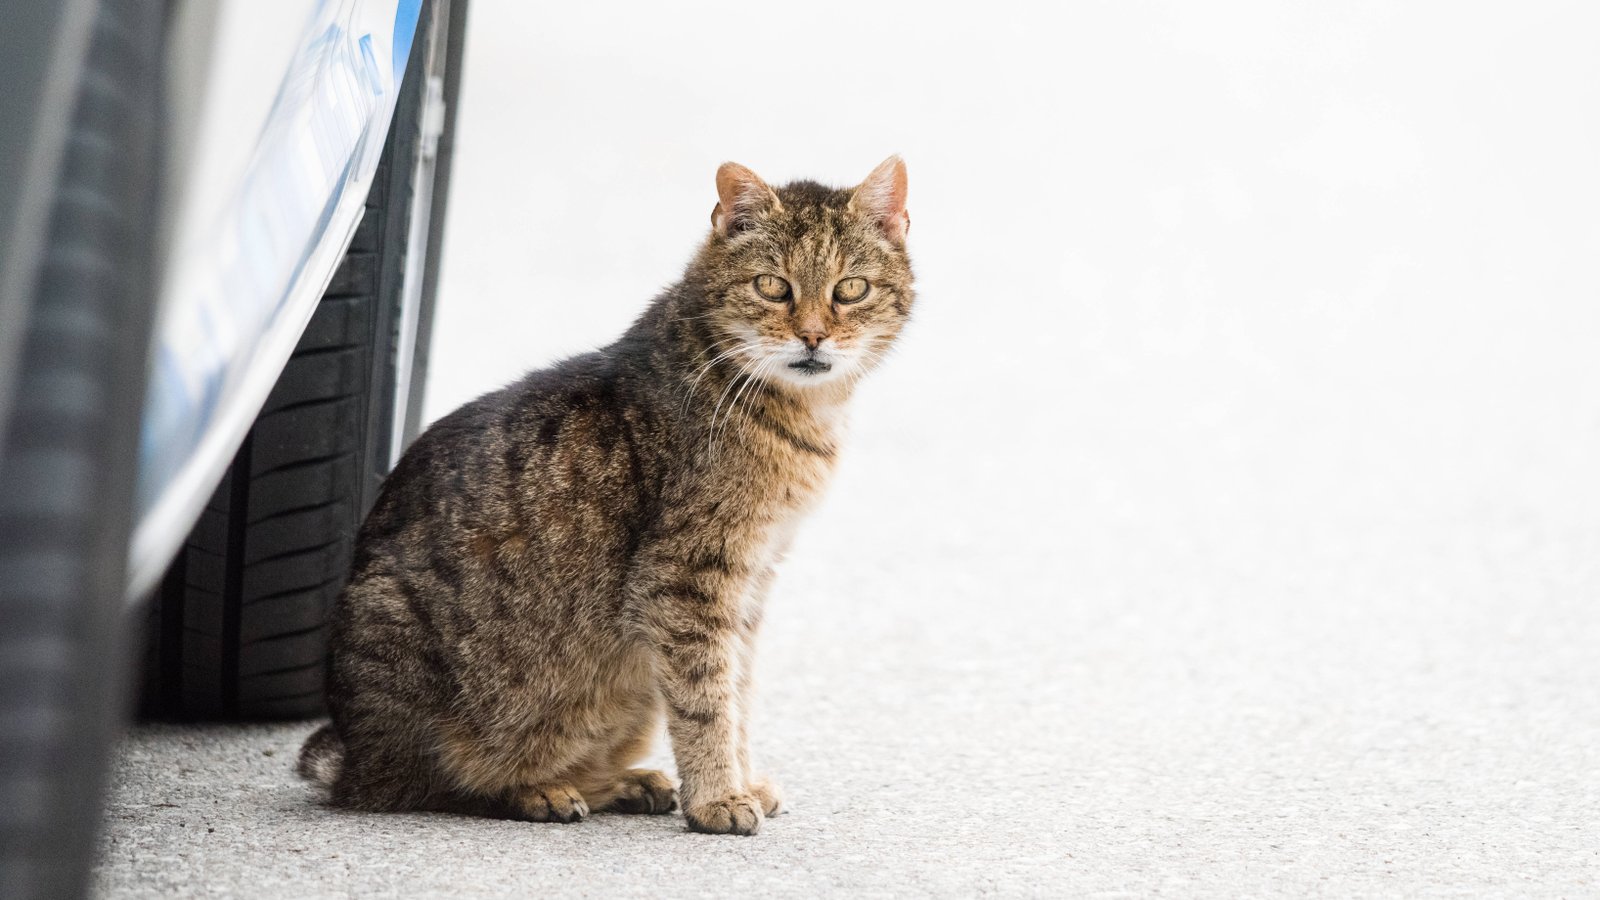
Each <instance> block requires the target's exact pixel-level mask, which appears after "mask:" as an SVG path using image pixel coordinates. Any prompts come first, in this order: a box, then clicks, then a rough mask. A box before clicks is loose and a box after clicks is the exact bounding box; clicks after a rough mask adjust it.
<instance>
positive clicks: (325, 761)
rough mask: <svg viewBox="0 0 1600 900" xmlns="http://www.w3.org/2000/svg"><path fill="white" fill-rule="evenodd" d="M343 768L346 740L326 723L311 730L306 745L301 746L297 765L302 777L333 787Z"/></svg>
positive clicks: (296, 769)
mask: <svg viewBox="0 0 1600 900" xmlns="http://www.w3.org/2000/svg"><path fill="white" fill-rule="evenodd" d="M342 768H344V741H342V740H340V739H339V733H338V732H337V731H334V730H333V726H332V725H331V724H330V725H324V726H322V727H321V728H318V729H317V730H316V731H313V732H311V736H310V737H308V738H306V743H305V746H303V747H301V748H300V763H299V765H297V766H296V767H295V771H297V772H299V773H300V777H301V778H304V779H306V780H307V781H312V782H315V783H317V784H320V785H322V786H323V787H333V782H334V781H335V780H337V779H338V777H339V770H340V769H342Z"/></svg>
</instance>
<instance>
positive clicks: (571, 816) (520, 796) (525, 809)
mask: <svg viewBox="0 0 1600 900" xmlns="http://www.w3.org/2000/svg"><path fill="white" fill-rule="evenodd" d="M512 808H513V809H514V810H515V812H516V818H518V819H522V820H524V821H527V822H560V823H562V824H564V825H565V824H570V823H572V822H581V821H583V818H584V817H585V816H587V815H588V814H589V804H587V803H585V802H584V800H583V795H582V794H580V793H578V791H577V789H576V788H574V787H573V786H572V785H570V784H541V785H535V786H534V787H530V788H524V789H522V790H521V791H519V792H517V794H516V795H515V796H514V797H513V798H512Z"/></svg>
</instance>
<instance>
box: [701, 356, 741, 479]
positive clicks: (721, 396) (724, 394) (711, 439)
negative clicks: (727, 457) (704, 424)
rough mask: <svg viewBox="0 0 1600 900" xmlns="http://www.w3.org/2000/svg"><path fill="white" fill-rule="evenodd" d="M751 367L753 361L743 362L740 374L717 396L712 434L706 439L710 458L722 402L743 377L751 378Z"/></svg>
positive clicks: (713, 413)
mask: <svg viewBox="0 0 1600 900" xmlns="http://www.w3.org/2000/svg"><path fill="white" fill-rule="evenodd" d="M750 365H751V361H750V360H745V361H743V362H740V363H739V371H738V373H737V374H735V375H734V377H732V378H730V379H728V384H727V386H725V387H724V388H723V389H722V393H721V394H719V395H718V396H717V405H716V406H715V407H714V408H713V409H712V410H711V427H710V434H708V435H707V437H706V454H707V455H708V456H709V455H710V454H711V453H712V452H713V451H714V450H715V448H716V440H717V414H718V413H720V412H721V411H722V401H723V399H724V398H726V397H727V396H728V391H730V390H732V389H733V388H734V386H735V385H737V384H739V383H740V378H741V377H744V378H748V377H749V376H750V374H751V371H752V370H751V369H750Z"/></svg>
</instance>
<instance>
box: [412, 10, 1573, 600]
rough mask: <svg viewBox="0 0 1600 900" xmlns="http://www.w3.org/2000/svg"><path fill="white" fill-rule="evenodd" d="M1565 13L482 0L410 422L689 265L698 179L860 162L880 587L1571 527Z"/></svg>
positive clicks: (586, 342) (585, 338) (544, 357)
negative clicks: (416, 413)
mask: <svg viewBox="0 0 1600 900" xmlns="http://www.w3.org/2000/svg"><path fill="white" fill-rule="evenodd" d="M1597 20H1600V15H1596V14H1595V12H1594V10H1593V9H1592V8H1590V7H1588V6H1585V5H1583V4H1571V3H1567V4H1563V3H1535V4H1527V5H1520V6H1518V7H1517V8H1516V9H1515V10H1512V9H1511V8H1509V7H1506V6H1504V5H1501V4H1471V3H1468V4H1403V5H1402V4H1391V3H1348V4H1335V5H1285V4H1276V3H1253V4H1252V3H1229V4H1207V5H1204V6H1203V7H1202V6H1196V5H1194V4H1185V3H1169V4H1162V3H1085V4H1072V5H1070V6H1063V7H1055V8H1053V9H1052V10H1051V11H1042V10H1041V9H1040V8H1039V7H1038V6H1036V5H1032V4H1006V3H997V4H990V5H986V6H985V7H984V8H983V9H982V10H981V15H980V14H979V11H978V10H975V9H972V8H967V7H959V6H952V7H937V6H930V5H927V4H907V5H894V4H858V3H838V4H830V3H812V4H806V5H805V6H804V8H791V7H784V8H782V9H781V10H778V9H773V10H771V11H766V12H763V11H759V10H753V9H751V8H750V7H748V6H746V5H742V4H722V5H716V4H691V5H688V6H679V5H672V6H671V7H660V6H640V7H638V8H630V9H628V10H626V11H621V10H619V9H618V8H615V7H611V6H606V5H589V4H564V5H534V4H515V5H513V4H506V5H502V6H485V7H484V8H483V9H480V10H477V11H476V12H475V14H474V17H473V21H472V32H471V35H470V39H471V47H472V52H471V54H470V56H469V59H468V66H469V69H468V72H467V78H468V80H469V82H470V90H468V91H467V93H466V95H465V96H464V97H463V100H462V111H461V120H460V121H461V125H460V127H461V133H460V138H459V150H458V157H457V159H458V163H457V169H456V182H455V184H456V187H455V190H456V192H457V193H456V194H455V197H456V198H457V199H456V201H455V202H454V204H453V205H452V208H451V215H450V220H449V223H448V229H447V234H448V238H447V241H448V243H447V249H446V253H447V257H446V259H445V262H444V274H443V284H442V288H441V298H442V300H441V304H440V313H439V320H438V324H437V332H436V344H435V347H434V359H435V365H434V368H433V371H432V373H431V381H430V384H429V390H428V395H427V413H428V415H429V416H430V417H436V416H438V415H440V414H442V413H444V412H446V411H448V410H450V409H452V408H454V407H455V406H456V405H458V404H460V403H461V402H463V401H465V400H467V399H469V398H471V397H473V396H475V395H477V394H478V393H480V392H482V391H484V390H487V389H490V388H493V387H497V386H499V385H500V384H502V383H505V382H507V381H509V380H511V379H512V378H514V377H516V376H517V375H518V374H520V373H521V372H523V371H525V370H526V369H528V368H530V367H536V366H539V365H543V364H545V363H547V362H549V361H551V360H553V359H556V358H558V357H560V356H563V355H565V354H570V353H574V352H579V351H583V350H587V349H590V348H593V347H596V346H599V345H602V344H604V343H606V342H608V341H609V340H611V339H612V338H613V337H614V336H615V335H617V334H618V333H619V332H620V331H621V330H622V329H623V328H624V327H625V326H626V324H627V323H628V322H629V321H631V319H632V318H633V317H634V316H635V315H636V314H637V313H638V312H639V310H640V309H641V308H642V306H643V305H644V303H645V302H646V301H647V300H648V299H649V298H650V297H652V296H654V295H655V293H656V292H657V291H659V290H660V288H661V287H662V286H664V285H666V284H668V283H670V282H671V281H673V280H675V278H676V277H677V275H678V273H679V272H680V270H681V267H682V266H683V264H684V262H685V261H686V260H687V258H688V257H689V256H690V254H691V253H692V252H693V251H694V249H695V247H696V246H697V244H698V242H699V241H700V240H701V239H702V237H703V235H704V233H705V230H706V227H707V223H706V218H707V211H708V210H709V208H710V205H711V204H712V203H713V202H714V200H715V196H714V193H713V189H712V173H713V172H714V170H715V167H716V165H717V164H718V163H719V162H721V161H723V160H724V159H733V160H737V161H739V162H742V163H744V164H746V165H749V166H751V167H753V168H754V169H756V171H758V172H759V173H761V174H762V175H763V176H764V177H766V178H767V179H768V180H770V181H774V182H779V181H784V180H788V179H791V178H815V179H818V180H821V181H824V182H829V183H834V184H853V183H855V182H856V181H857V180H859V179H860V178H861V177H862V176H864V175H865V174H866V172H867V171H868V170H869V169H870V168H871V167H872V166H873V165H874V164H875V163H876V162H877V161H879V160H880V159H882V158H883V157H884V156H885V155H887V154H888V153H890V152H897V153H900V154H902V155H903V156H904V157H905V158H906V159H907V161H908V163H909V166H910V172H911V201H912V202H911V207H912V211H913V237H912V245H911V246H912V252H913V254H914V259H915V262H916V264H917V270H918V275H919V285H920V293H921V296H920V300H919V304H918V307H917V311H916V318H917V322H916V328H915V329H914V330H913V331H911V332H910V333H908V334H907V335H906V337H905V339H904V341H903V342H902V343H901V346H900V349H899V353H898V358H897V359H895V360H894V361H893V363H892V364H891V365H890V366H888V367H887V368H886V369H885V370H884V371H883V372H882V373H881V375H880V376H879V377H877V378H875V379H873V380H872V381H871V382H870V383H869V384H868V385H867V386H866V387H865V388H864V389H863V395H862V397H861V402H860V406H859V410H858V414H857V416H856V430H857V445H856V449H855V452H854V453H852V454H851V455H850V462H849V464H848V465H849V468H848V469H847V470H846V473H845V474H846V476H847V477H846V479H845V481H844V484H843V485H842V487H843V488H844V489H843V490H841V491H839V492H838V493H839V494H841V495H844V496H841V497H840V498H839V500H840V502H860V503H861V504H863V509H865V508H867V507H868V506H870V507H871V509H872V513H871V519H872V521H873V523H874V525H873V528H874V530H875V531H876V530H881V531H884V532H888V533H895V534H899V535H902V536H903V537H904V538H906V540H905V543H906V546H905V550H906V552H908V553H913V554H917V553H927V554H931V555H933V556H941V555H942V554H944V553H946V552H948V551H949V550H952V549H955V550H964V549H969V548H971V547H973V546H974V544H975V543H976V542H984V543H985V544H986V545H987V550H988V551H989V552H988V553H986V554H983V555H982V556H981V557H980V558H982V559H984V560H987V561H990V562H998V560H999V559H1002V558H1003V559H1008V560H1010V562H1009V563H1008V565H1009V566H1011V567H1017V566H1022V565H1023V563H1022V562H1021V560H1027V562H1026V568H1027V569H1028V570H1029V571H1030V572H1031V573H1032V574H1034V575H1038V574H1039V573H1040V572H1041V571H1042V570H1043V569H1045V568H1052V567H1056V566H1067V565H1068V563H1067V562H1066V561H1064V558H1065V557H1071V556H1074V555H1078V554H1082V556H1083V558H1082V560H1080V561H1079V563H1078V564H1081V565H1090V564H1096V561H1098V560H1104V559H1105V557H1104V556H1103V555H1102V554H1101V553H1100V552H1097V551H1093V552H1092V551H1090V550H1089V548H1087V547H1085V546H1084V543H1083V542H1089V543H1090V544H1100V545H1108V544H1114V545H1115V546H1116V547H1118V548H1119V549H1120V550H1123V551H1125V552H1128V553H1132V554H1135V555H1136V557H1137V558H1139V559H1142V560H1144V561H1145V562H1155V561H1160V563H1161V564H1163V565H1170V564H1172V563H1173V561H1174V559H1175V558H1179V557H1175V554H1180V555H1190V554H1192V555H1193V556H1195V557H1196V558H1197V559H1204V560H1206V562H1205V563H1204V564H1205V565H1209V566H1229V567H1234V568H1240V569H1259V568H1261V567H1262V566H1264V565H1267V564H1269V563H1271V564H1274V565H1277V566H1281V567H1282V568H1283V569H1285V570H1294V569H1296V568H1301V567H1303V566H1305V565H1307V564H1309V562H1310V560H1311V559H1312V558H1314V557H1318V556H1320V555H1322V554H1327V553H1331V552H1335V551H1334V550H1333V549H1332V548H1331V547H1330V545H1329V539H1330V537H1333V536H1335V535H1337V536H1338V537H1337V540H1338V541H1339V542H1340V543H1342V544H1344V545H1345V550H1346V551H1350V550H1351V549H1352V548H1351V547H1350V546H1349V544H1350V542H1359V543H1360V545H1361V546H1362V547H1363V548H1368V549H1369V550H1370V552H1373V553H1378V552H1382V553H1400V552H1422V550H1423V545H1424V544H1426V543H1427V542H1428V541H1430V540H1443V539H1444V537H1443V536H1442V535H1440V534H1439V533H1438V532H1439V530H1440V529H1441V528H1444V527H1447V526H1448V525H1450V524H1452V523H1459V522H1461V521H1462V520H1463V519H1471V520H1474V521H1477V522H1479V523H1480V524H1482V525H1483V526H1484V527H1491V526H1492V527H1496V528H1498V527H1507V528H1514V529H1516V530H1517V531H1518V533H1519V534H1525V535H1527V534H1528V530H1529V529H1538V528H1542V527H1547V526H1550V525H1553V523H1551V522H1549V521H1548V520H1547V519H1546V518H1544V517H1545V516H1546V515H1557V516H1565V517H1570V518H1571V521H1569V522H1568V523H1567V524H1571V525H1578V524H1580V523H1581V524H1583V525H1585V526H1586V527H1587V526H1592V525H1593V524H1594V519H1593V517H1592V511H1593V510H1595V509H1596V506H1597V505H1596V503H1595V502H1594V501H1595V500H1596V499H1597V497H1596V493H1595V491H1596V488H1597V486H1600V482H1597V480H1596V479H1595V478H1594V477H1593V475H1592V470H1593V466H1592V465H1591V464H1590V461H1592V460H1593V459H1594V458H1595V450H1596V449H1597V447H1596V438H1597V433H1596V429H1597V426H1600V378H1597V377H1596V373H1595V369H1594V366H1593V359H1594V349H1595V341H1596V338H1597V337H1600V302H1597V301H1600V296H1597V291H1596V288H1597V276H1596V274H1595V271H1594V266H1593V265H1592V264H1591V261H1592V260H1593V258H1594V255H1595V252H1596V250H1597V249H1600V221H1597V220H1596V218H1595V216H1594V214H1593V210H1595V209H1596V208H1597V201H1600V168H1597V167H1596V166H1595V165H1594V164H1593V160H1595V159H1596V158H1597V157H1600V121H1597V116H1596V113H1595V110H1596V109H1597V108H1600V58H1597V56H1596V55H1595V54H1594V53H1593V52H1591V49H1592V48H1591V47H1590V46H1589V44H1590V40H1589V38H1590V36H1591V35H1592V34H1593V29H1594V26H1595V25H1596V24H1600V21H1597ZM907 448H915V449H916V453H915V458H914V459H912V458H909V457H907V456H906V454H905V452H904V451H905V450H906V449H907ZM877 453H881V454H882V456H881V457H878V456H873V455H872V454H877ZM912 463H914V464H915V465H914V467H912V466H911V465H910V464H912ZM863 493H864V494H865V495H866V496H863V497H861V498H860V499H859V500H854V501H852V500H851V499H850V498H851V496H852V495H856V494H863ZM1541 522H1542V523H1544V525H1540V524H1537V523H1541ZM980 523H981V524H980ZM1124 528H1125V529H1128V530H1127V532H1126V533H1125V534H1120V535H1117V536H1113V534H1114V533H1115V532H1117V531H1118V530H1119V529H1124ZM913 535H914V536H915V539H911V537H912V536H913ZM1180 535H1181V537H1180ZM1529 536H1530V537H1531V535H1529ZM1540 536H1541V537H1543V538H1552V537H1554V536H1553V535H1548V534H1542V535H1540ZM1586 536H1592V532H1587V533H1586ZM1069 538H1070V540H1068V539H1069ZM1569 539H1570V537H1569ZM1043 542H1048V547H1049V549H1050V550H1051V552H1050V553H1048V554H1042V555H1041V554H1040V553H1038V552H1036V551H1038V550H1040V549H1043V548H1044V546H1045V545H1044V543H1043ZM1100 549H1104V547H1101V548H1100ZM1013 553H1018V554H1020V555H1019V556H1018V557H1017V558H1016V559H1012V558H1011V554H1013ZM996 554H999V556H996ZM1286 557H1288V558H1292V559H1293V561H1294V564H1293V565H1290V564H1289V559H1286ZM941 558H942V557H941ZM1327 562H1330V563H1331V561H1327ZM1576 562H1578V559H1576V558H1575V559H1574V563H1576ZM1121 563H1122V560H1121V559H1118V561H1117V564H1118V565H1120V564H1121ZM1062 571H1064V570H1062ZM1062 571H1054V572H1053V573H1052V574H1054V575H1061V574H1062ZM1586 571H1587V570H1586ZM1286 577H1287V576H1286ZM1359 578H1360V575H1359V573H1357V572H1352V571H1348V570H1346V571H1345V572H1344V574H1343V575H1341V576H1340V580H1341V581H1344V582H1346V583H1347V586H1348V587H1349V588H1351V589H1355V587H1356V585H1358V584H1360V583H1361V582H1360V580H1359ZM1034 585H1035V587H1036V589H1037V590H1046V589H1050V590H1054V589H1059V588H1063V587H1064V586H1063V585H1061V584H1059V583H1057V584H1053V585H1052V584H1050V582H1048V581H1046V580H1039V579H1035V581H1034ZM1330 587H1331V586H1330V585H1327V584H1324V585H1323V588H1324V589H1325V590H1326V589H1329V588H1330ZM1282 602H1283V603H1284V604H1285V605H1288V606H1297V605H1298V606H1303V605H1305V604H1304V603H1303V602H1297V601H1296V600H1295V599H1294V598H1293V597H1285V598H1283V600H1282Z"/></svg>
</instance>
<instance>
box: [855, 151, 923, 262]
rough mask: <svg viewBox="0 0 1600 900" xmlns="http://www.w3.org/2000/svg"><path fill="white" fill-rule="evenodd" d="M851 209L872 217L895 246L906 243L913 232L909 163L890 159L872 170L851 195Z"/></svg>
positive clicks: (895, 157) (899, 159) (894, 158)
mask: <svg viewBox="0 0 1600 900" xmlns="http://www.w3.org/2000/svg"><path fill="white" fill-rule="evenodd" d="M850 209H851V211H853V212H858V213H861V214H862V215H866V216H870V217H871V218H872V219H873V220H874V221H876V222H877V223H878V227H879V228H882V229H883V233H884V235H885V236H886V237H888V238H889V240H891V241H893V242H894V243H895V244H904V243H905V241H906V232H908V231H910V230H911V214H910V213H908V212H906V164H905V161H904V160H902V159H901V158H900V157H898V156H891V157H889V158H888V159H886V160H884V161H883V162H881V163H878V167H877V168H876V169H873V170H872V174H871V175H868V176H867V180H866V181H863V182H861V184H860V185H859V186H857V187H856V190H855V193H853V194H851V195H850Z"/></svg>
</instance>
